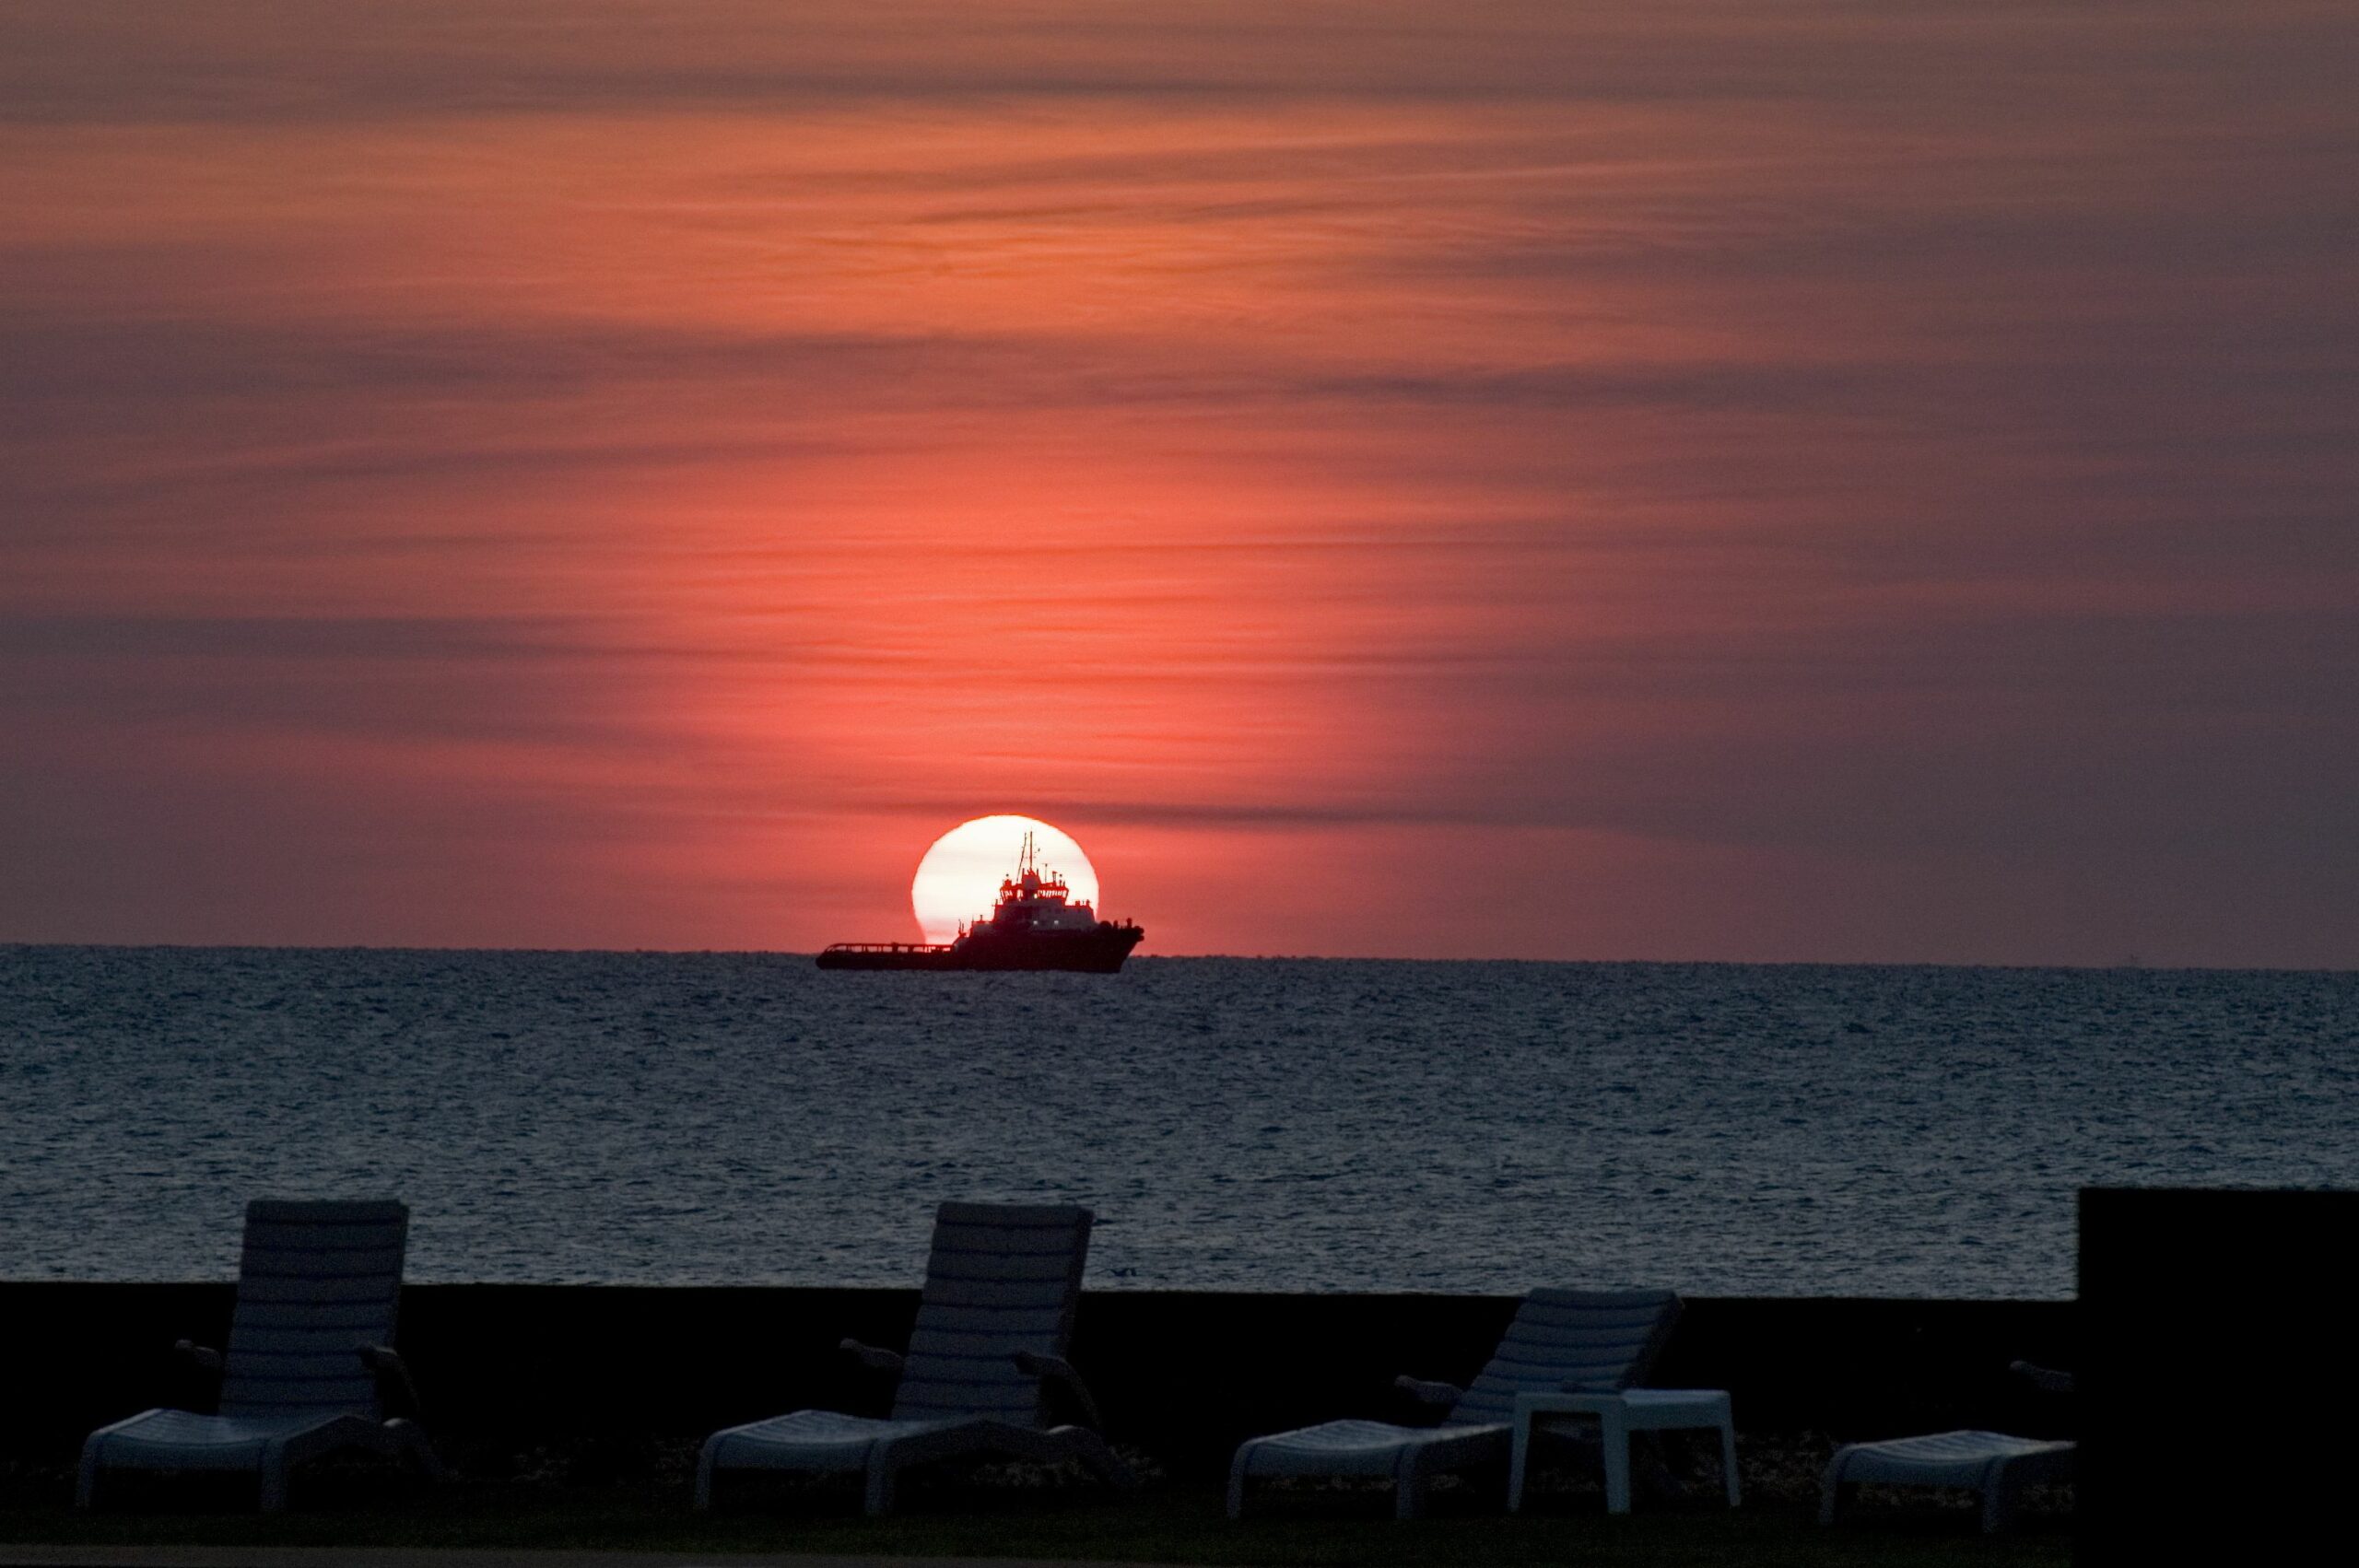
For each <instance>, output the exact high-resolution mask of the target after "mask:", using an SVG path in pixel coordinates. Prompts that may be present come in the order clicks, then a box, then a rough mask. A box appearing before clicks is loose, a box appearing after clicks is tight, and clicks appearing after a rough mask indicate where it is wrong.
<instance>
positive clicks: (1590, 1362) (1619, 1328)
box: [1228, 1290, 1679, 1519]
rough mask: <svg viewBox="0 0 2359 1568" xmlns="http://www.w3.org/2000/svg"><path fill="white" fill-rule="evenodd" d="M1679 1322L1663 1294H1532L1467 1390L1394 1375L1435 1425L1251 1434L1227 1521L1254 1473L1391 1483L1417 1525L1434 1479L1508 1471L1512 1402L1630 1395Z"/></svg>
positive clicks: (1360, 1424)
mask: <svg viewBox="0 0 2359 1568" xmlns="http://www.w3.org/2000/svg"><path fill="white" fill-rule="evenodd" d="M1678 1316H1679V1297H1678V1296H1677V1295H1676V1294H1674V1293H1672V1292H1670V1291H1564V1290H1538V1291H1534V1292H1532V1293H1531V1294H1530V1295H1528V1296H1526V1297H1524V1298H1523V1305H1522V1306H1520V1307H1519V1308H1518V1309H1517V1311H1516V1315H1515V1321H1514V1322H1513V1323H1511V1324H1509V1325H1508V1331H1507V1337H1506V1338H1505V1339H1503V1340H1500V1341H1499V1348H1498V1349H1497V1351H1496V1352H1494V1353H1493V1354H1492V1357H1491V1362H1490V1364H1489V1365H1487V1366H1485V1368H1484V1369H1483V1373H1482V1375H1481V1376H1479V1377H1477V1378H1475V1380H1474V1383H1473V1387H1469V1388H1466V1389H1464V1390H1462V1391H1461V1389H1460V1388H1459V1387H1457V1386H1456V1385H1454V1384H1449V1383H1428V1382H1422V1381H1420V1380H1418V1379H1416V1378H1412V1377H1402V1378H1399V1379H1397V1380H1396V1382H1395V1387H1399V1388H1401V1389H1402V1391H1403V1392H1405V1393H1407V1394H1409V1395H1410V1396H1411V1397H1412V1398H1415V1399H1417V1400H1419V1401H1420V1402H1422V1403H1424V1404H1426V1405H1429V1406H1438V1407H1441V1408H1442V1409H1443V1410H1446V1411H1447V1413H1446V1414H1445V1415H1444V1416H1443V1417H1442V1422H1441V1424H1440V1425H1438V1426H1399V1425H1395V1424H1394V1423H1392V1422H1380V1421H1331V1422H1321V1423H1320V1424H1319V1425H1317V1426H1306V1427H1301V1428H1299V1429H1297V1430H1296V1431H1293V1432H1281V1433H1275V1434H1273V1435H1272V1436H1268V1437H1256V1438H1254V1439H1252V1440H1251V1441H1250V1442H1249V1443H1247V1444H1245V1445H1243V1446H1242V1447H1240V1448H1238V1450H1237V1458H1236V1460H1235V1461H1234V1462H1233V1463H1232V1464H1231V1465H1230V1466H1229V1471H1228V1516H1229V1517H1230V1518H1232V1519H1236V1518H1241V1517H1243V1515H1244V1513H1245V1489H1246V1483H1247V1482H1248V1481H1249V1480H1251V1479H1252V1478H1254V1477H1256V1476H1387V1477H1390V1478H1391V1480H1392V1483H1393V1489H1394V1490H1393V1512H1394V1514H1395V1515H1396V1516H1397V1517H1400V1518H1403V1519H1414V1518H1415V1517H1416V1516H1417V1515H1419V1514H1420V1513H1422V1512H1424V1509H1425V1499H1426V1483H1427V1482H1428V1481H1429V1480H1431V1479H1432V1478H1433V1477H1435V1476H1437V1475H1440V1474H1442V1473H1444V1472H1447V1471H1451V1470H1465V1469H1476V1468H1478V1467H1481V1466H1485V1465H1500V1466H1504V1465H1505V1464H1506V1462H1507V1460H1508V1457H1509V1450H1510V1447H1511V1438H1512V1433H1513V1430H1514V1424H1515V1419H1516V1412H1515V1404H1516V1396H1518V1395H1519V1394H1524V1393H1540V1392H1547V1393H1555V1392H1559V1391H1591V1392H1601V1393H1614V1392H1618V1391H1619V1390H1621V1389H1624V1388H1626V1387H1629V1386H1630V1385H1632V1384H1634V1383H1636V1382H1637V1381H1639V1380H1640V1379H1641V1378H1643V1377H1644V1376H1645V1375H1646V1374H1647V1369H1648V1368H1649V1366H1651V1365H1652V1364H1653V1363H1654V1359H1655V1357H1656V1355H1657V1354H1658V1353H1659V1352H1661V1348H1662V1343H1663V1341H1664V1340H1665V1339H1667V1338H1669V1336H1670V1333H1671V1327H1672V1323H1674V1322H1675V1321H1677V1319H1678Z"/></svg>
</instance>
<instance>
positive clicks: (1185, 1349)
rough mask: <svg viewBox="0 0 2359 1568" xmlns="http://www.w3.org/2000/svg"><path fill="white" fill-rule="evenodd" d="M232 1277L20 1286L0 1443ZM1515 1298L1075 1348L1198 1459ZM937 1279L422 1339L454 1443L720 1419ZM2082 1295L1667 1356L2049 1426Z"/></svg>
mask: <svg viewBox="0 0 2359 1568" xmlns="http://www.w3.org/2000/svg"><path fill="white" fill-rule="evenodd" d="M231 1293H232V1287H231V1286H229V1284H226V1283H222V1284H78V1283H63V1282H55V1283H53V1282H16V1283H0V1331H5V1335H6V1341H7V1343H8V1344H9V1345H10V1346H11V1347H13V1349H14V1351H15V1352H16V1353H15V1355H14V1356H13V1357H12V1358H11V1359H12V1360H13V1361H14V1363H15V1370H14V1371H13V1372H12V1374H11V1376H10V1380H9V1381H10V1383H11V1385H12V1387H10V1389H9V1392H8V1395H7V1397H6V1399H5V1400H0V1410H5V1412H6V1413H5V1416H0V1446H4V1447H5V1451H6V1454H7V1456H8V1457H13V1458H16V1459H19V1460H22V1461H27V1462H31V1463H37V1464H63V1463H65V1462H68V1461H70V1459H71V1458H72V1457H73V1455H74V1453H75V1451H76V1447H77V1445H79V1443H80V1440H81V1438H82V1436H83V1434H84V1433H88V1432H89V1431H90V1430H91V1429H92V1428H93V1427H96V1426H98V1425H100V1424H102V1423H104V1422H109V1421H113V1420H116V1419H118V1418H120V1417H122V1416H124V1415H127V1414H130V1413H132V1412H134V1411H135V1410H142V1409H145V1408H147V1407H148V1406H151V1405H157V1404H164V1403H172V1402H177V1401H179V1400H181V1399H182V1398H186V1397H187V1396H188V1394H189V1392H190V1389H189V1387H188V1385H187V1384H186V1382H185V1380H184V1375H183V1374H182V1372H181V1371H180V1370H179V1368H178V1367H177V1365H176V1358H175V1357H174V1356H173V1354H172V1353H171V1346H172V1342H173V1341H174V1340H180V1339H183V1338H186V1339H194V1340H196V1341H197V1342H199V1343H201V1344H213V1345H218V1344H220V1343H221V1342H222V1339H223V1336H224V1334H225V1333H226V1330H227V1328H228V1324H229V1305H230V1300H231ZM1514 1309H1515V1301H1514V1299H1513V1298H1511V1297H1505V1296H1457V1295H1279V1294H1260V1293H1195V1292H1158V1291H1138V1292H1127V1291H1111V1292H1093V1293H1088V1294H1086V1295H1085V1296H1084V1297H1083V1298H1082V1303H1081V1314H1080V1320H1079V1325H1078V1328H1077V1330H1076V1332H1075V1336H1074V1362H1075V1363H1076V1364H1077V1365H1078V1366H1079V1367H1080V1368H1081V1370H1082V1372H1083V1374H1084V1375H1085V1376H1086V1377H1087V1379H1088V1380H1089V1382H1090V1384H1091V1385H1092V1387H1093V1388H1094V1389H1095V1391H1096V1393H1097V1398H1098V1400H1099V1402H1100V1404H1101V1405H1102V1406H1103V1407H1104V1410H1105V1413H1106V1419H1107V1422H1108V1425H1109V1428H1110V1432H1109V1435H1110V1436H1111V1437H1112V1438H1113V1439H1114V1441H1116V1442H1118V1443H1122V1444H1129V1445H1135V1446H1137V1447H1139V1448H1141V1449H1144V1450H1146V1451H1147V1452H1149V1453H1151V1454H1153V1455H1154V1456H1156V1457H1157V1458H1159V1459H1161V1460H1162V1461H1163V1463H1164V1464H1166V1465H1167V1466H1168V1467H1169V1468H1170V1469H1172V1470H1173V1471H1174V1472H1175V1473H1182V1474H1202V1473H1204V1472H1207V1471H1211V1470H1215V1469H1218V1468H1220V1467H1222V1466H1224V1465H1226V1461H1227V1457H1228V1454H1229V1452H1230V1450H1231V1449H1232V1448H1233V1447H1234V1446H1235V1445H1236V1444H1237V1443H1238V1440H1240V1439H1241V1438H1244V1437H1246V1436H1249V1435H1251V1434H1253V1433H1262V1432H1273V1431H1278V1430H1281V1429H1284V1428H1285V1427H1289V1426H1299V1425H1303V1424H1306V1423H1308V1422H1314V1421H1322V1420H1326V1419H1329V1418H1332V1417H1337V1416H1367V1417H1378V1418H1388V1419H1395V1420H1399V1419H1407V1418H1406V1415H1405V1412H1404V1411H1403V1410H1402V1408H1401V1406H1400V1404H1399V1403H1398V1402H1397V1401H1396V1398H1395V1396H1393V1394H1392V1393H1391V1380H1392V1377H1393V1376H1394V1375H1395V1374H1398V1373H1404V1372H1405V1373H1411V1374H1414V1375H1418V1376H1421V1377H1441V1378H1448V1379H1450V1380H1452V1381H1455V1382H1461V1383H1462V1382H1464V1381H1465V1380H1466V1379H1468V1378H1470V1377H1471V1376H1472V1375H1473V1374H1474V1372H1475V1371H1476V1370H1477V1369H1478V1368H1479V1367H1480V1366H1481V1365H1482V1363H1483V1362H1484V1360H1485V1357H1486V1356H1487V1355H1488V1353H1489V1352H1490V1349H1491V1346H1492V1344H1493V1343H1494V1341H1496V1339H1497V1338H1498V1335H1499V1333H1500V1331H1501V1329H1502V1328H1504V1327H1505V1326H1506V1324H1507V1321H1508V1317H1509V1316H1511V1315H1512V1313H1513V1312H1514ZM916 1311H917V1293H916V1292H915V1291H884V1290H799V1289H777V1288H745V1289H701V1288H676V1289H666V1288H661V1287H633V1286H611V1285H413V1286H410V1287H408V1289H406V1290H405V1292H404V1293H403V1298H402V1323H401V1334H400V1341H401V1347H402V1350H403V1352H404V1353H405V1356H406V1357H407V1358H408V1360H409V1362H410V1363H411V1365H412V1367H413V1368H414V1370H415V1371H416V1374H417V1381H418V1384H419V1387H420V1391H421V1393H422V1396H423V1398H424V1400H425V1404H426V1413H427V1418H428V1425H429V1427H430V1428H431V1429H432V1430H433V1431H434V1433H435V1434H436V1436H437V1437H438V1439H440V1440H445V1441H446V1442H448V1443H452V1444H456V1445H461V1446H464V1447H474V1446H475V1445H478V1444H502V1445H515V1444H522V1445H531V1444H532V1443H534V1441H535V1440H543V1441H548V1440H558V1441H569V1442H579V1441H581V1440H583V1439H584V1438H598V1437H611V1438H613V1439H615V1440H616V1441H617V1442H619V1443H623V1444H626V1445H640V1444H641V1443H643V1442H644V1441H645V1440H646V1439H649V1438H662V1439H682V1438H693V1437H696V1436H699V1435H701V1434H702V1433H707V1432H710V1431H711V1430H713V1429H714V1428H716V1427H720V1426H724V1425H728V1424H731V1423H734V1422H743V1421H748V1420H753V1419H756V1418H758V1417H761V1416H765V1415H774V1414H777V1413H779V1412H780V1411H783V1410H794V1409H798V1408H802V1407H805V1406H826V1407H832V1408H834V1409H839V1410H855V1411H863V1412H874V1413H880V1414H881V1413H882V1411H883V1407H884V1403H885V1400H886V1388H885V1387H884V1385H883V1384H882V1383H881V1381H879V1380H877V1379H875V1378H874V1375H869V1374H863V1373H862V1372H860V1371H859V1370H858V1369H856V1368H854V1367H852V1366H851V1365H850V1364H848V1358H846V1357H844V1356H842V1355H841V1354H839V1352H838V1351H837V1349H836V1346H837V1342H838V1341H839V1340H842V1339H844V1338H845V1337H847V1336H850V1337H851V1338H855V1339H860V1340H867V1341H868V1342H870V1343H873V1344H880V1345H886V1346H892V1347H898V1346H899V1345H901V1344H902V1343H904V1342H905V1341H906V1340H907V1337H908V1334H909V1328H910V1319H911V1318H912V1317H913V1316H915V1314H916ZM2073 1319H2074V1307H2073V1305H2072V1304H2071V1303H2069V1302H2003V1301H2001V1302H1981V1301H1977V1302H1957V1301H1895V1300H1844V1299H1812V1298H1703V1299H1697V1300H1692V1301H1690V1302H1689V1303H1688V1304H1687V1310H1686V1313H1685V1315H1684V1317H1683V1319H1682V1320H1681V1323H1680V1325H1679V1328H1678V1331H1677V1333H1676V1334H1675V1335H1674V1336H1673V1338H1672V1342H1671V1345H1670V1348H1669V1350H1668V1351H1667V1352H1666V1353H1665V1356H1664V1358H1663V1360H1662V1362H1661V1364H1660V1366H1659V1367H1658V1369H1657V1375H1656V1376H1655V1378H1654V1381H1655V1382H1656V1383H1658V1384H1661V1385H1664V1386H1668V1387H1722V1388H1728V1389H1731V1390H1732V1391H1733V1392H1734V1395H1735V1400H1736V1412H1737V1422H1738V1425H1739V1427H1740V1428H1751V1429H1754V1430H1757V1431H1772V1430H1778V1431H1795V1430H1807V1431H1813V1432H1825V1433H1833V1434H1835V1435H1836V1436H1837V1437H1843V1438H1850V1437H1867V1436H1880V1435H1889V1434H1892V1433H1902V1432H1912V1431H1914V1432H1925V1431H1939V1430H1942V1429H1944V1428H1947V1427H1954V1426H1988V1427H1994V1428H1997V1429H2000V1430H2003V1431H2015V1432H2024V1433H2042V1432H2045V1431H2047V1430H2048V1428H2050V1427H2052V1426H2054V1425H2055V1424H2056V1422H2057V1418H2058V1415H2059V1412H2058V1411H2057V1410H2054V1409H2052V1408H2045V1407H2043V1405H2042V1403H2041V1402H2040V1400H2039V1399H2038V1398H2036V1396H2033V1395H2031V1394H2030V1393H2029V1392H2028V1391H2027V1390H2025V1389H2024V1388H2022V1387H2019V1386H2018V1384H2017V1380H2015V1379H2013V1377H2011V1376H2010V1375H2008V1373H2007V1371H2006V1367H2007V1363H2009V1362H2010V1361H2012V1360H2013V1359H2014V1358H2016V1357H2018V1356H2023V1357H2028V1358H2030V1359H2033V1360H2036V1361H2043V1362H2047V1363H2050V1364H2057V1363H2060V1364H2063V1365H2068V1366H2069V1365H2072V1364H2075V1362H2076V1356H2075V1346H2074V1344H2073V1331H2074V1322H2073Z"/></svg>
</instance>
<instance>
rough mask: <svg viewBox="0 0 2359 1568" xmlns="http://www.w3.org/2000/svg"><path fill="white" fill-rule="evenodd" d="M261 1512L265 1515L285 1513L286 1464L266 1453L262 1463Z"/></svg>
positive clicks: (282, 1460)
mask: <svg viewBox="0 0 2359 1568" xmlns="http://www.w3.org/2000/svg"><path fill="white" fill-rule="evenodd" d="M262 1511H263V1512H264V1513H265V1514H282V1513H285V1512H286V1511H287V1462H286V1461H285V1460H284V1459H281V1458H279V1457H277V1456H276V1455H274V1454H270V1453H267V1452H265V1453H264V1456H263V1461H262Z"/></svg>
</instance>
